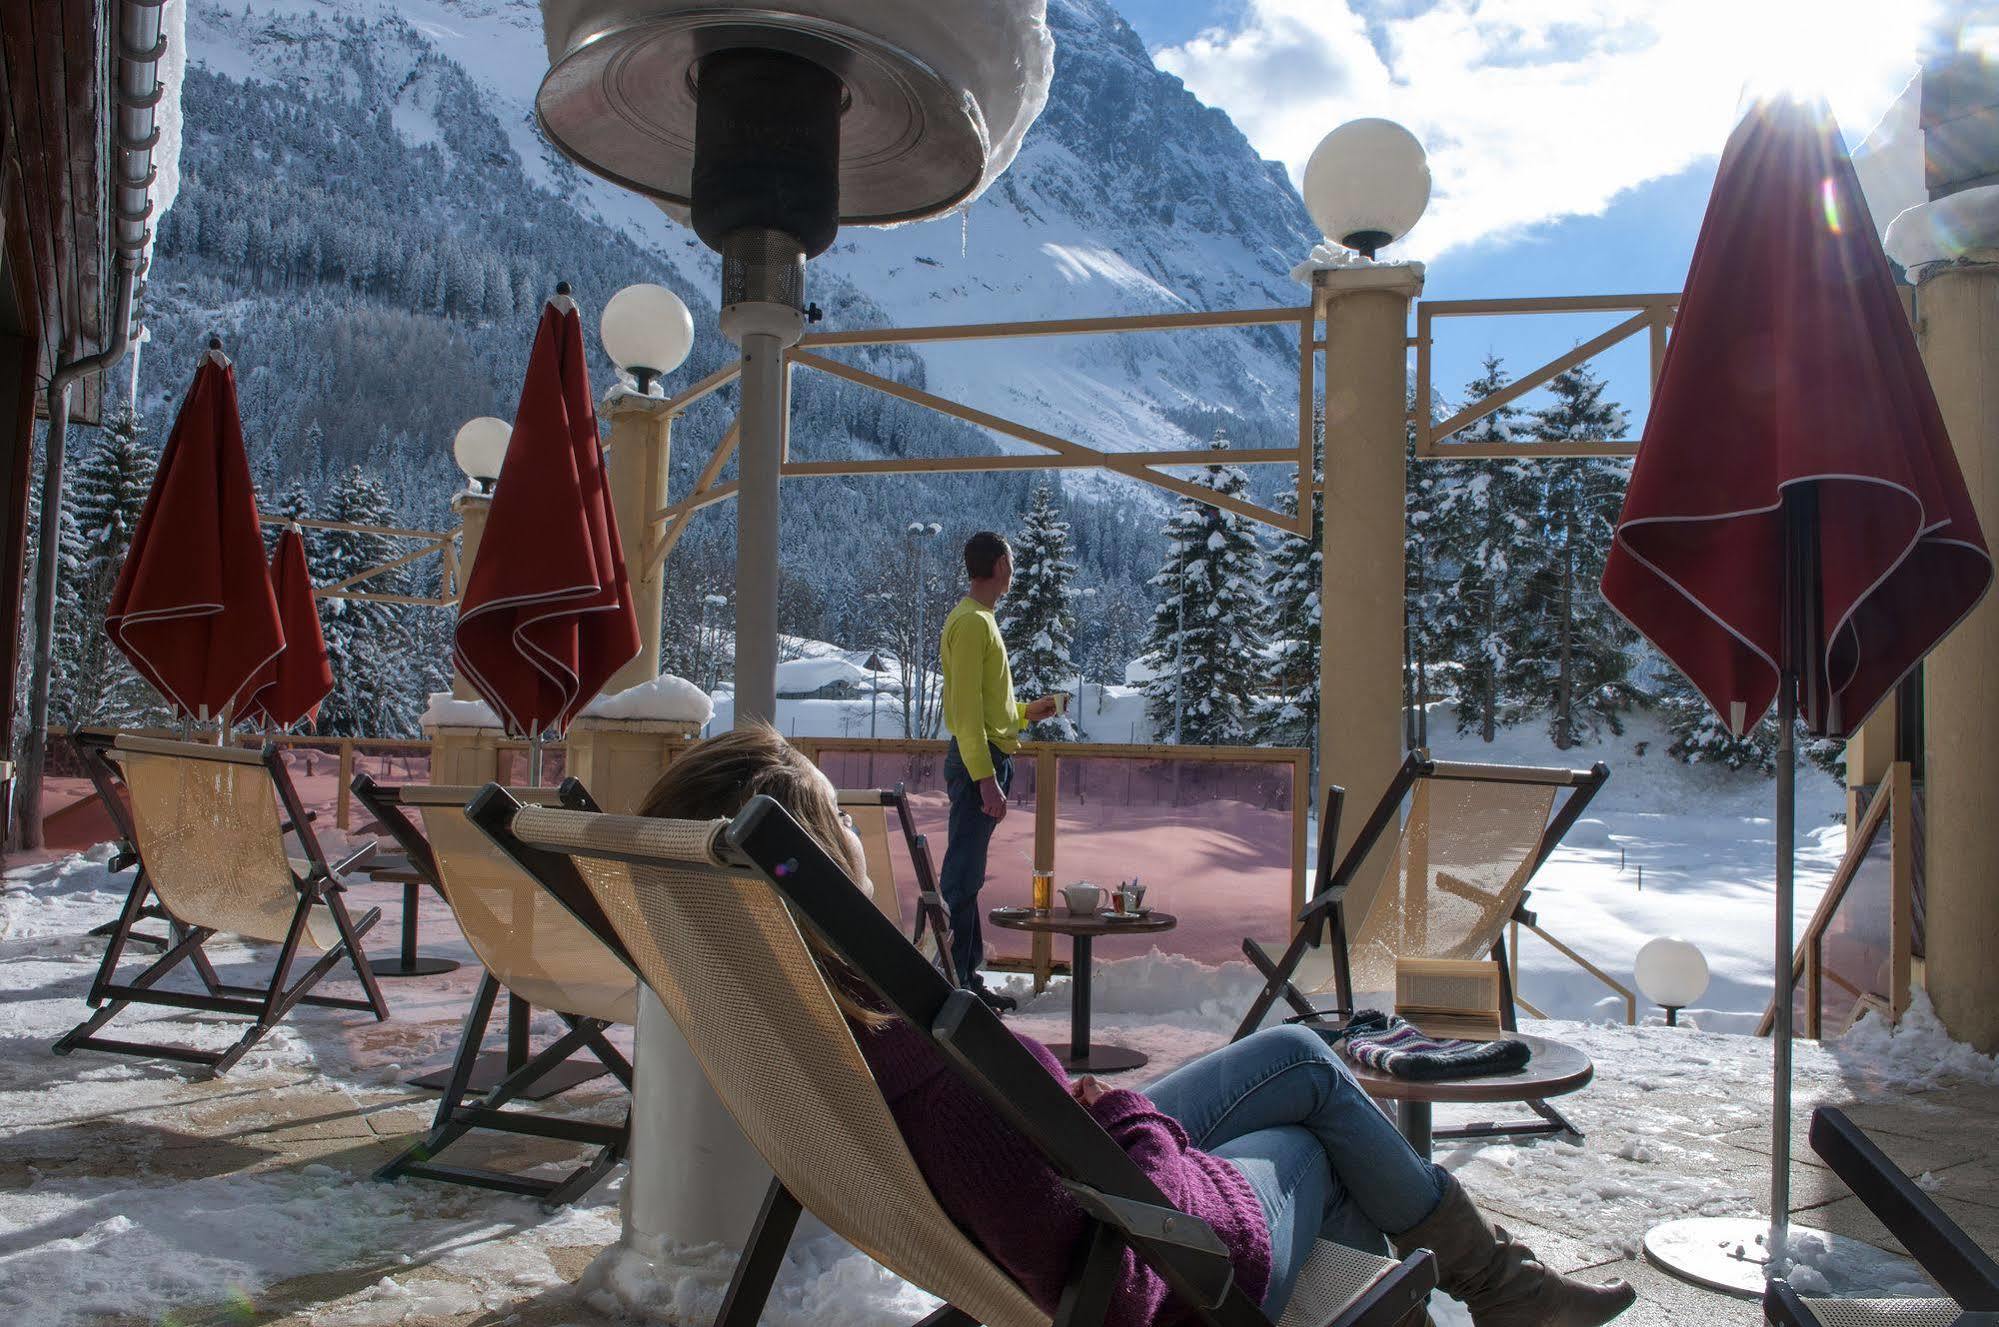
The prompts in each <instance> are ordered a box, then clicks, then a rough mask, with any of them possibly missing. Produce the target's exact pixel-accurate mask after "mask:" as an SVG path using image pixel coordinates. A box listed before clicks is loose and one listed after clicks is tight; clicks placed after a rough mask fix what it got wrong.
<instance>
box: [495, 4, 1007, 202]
mask: <svg viewBox="0 0 1999 1327" xmlns="http://www.w3.org/2000/svg"><path fill="white" fill-rule="evenodd" d="M550 8H551V10H553V8H554V7H553V6H550ZM564 8H565V9H568V10H574V9H577V8H581V9H582V10H584V11H596V14H597V17H596V18H594V19H593V18H592V17H590V16H589V14H588V13H587V12H586V13H585V14H584V15H582V16H579V17H578V18H576V19H575V21H574V26H573V27H572V28H571V29H570V30H569V37H568V46H567V49H566V50H565V51H564V52H563V53H562V54H560V55H559V56H558V57H557V58H556V59H555V61H554V64H553V67H552V68H550V70H549V71H548V75H547V77H545V78H544V79H543V80H542V84H541V90H540V91H539V93H537V95H536V98H535V113H536V115H537V116H538V118H539V119H540V121H541V127H542V131H543V133H545V134H546V135H547V136H548V140H549V141H550V142H551V143H553V144H555V146H556V147H557V148H559V149H560V150H561V151H562V152H563V153H564V154H565V155H566V156H568V157H570V158H571V159H572V160H574V161H575V162H577V164H579V165H581V166H582V167H584V168H585V169H586V170H589V171H591V172H593V173H595V174H597V175H601V176H603V177H604V178H605V179H608V180H611V181H613V182H614V183H617V184H620V185H623V186H624V187H626V188H628V189H632V190H635V191H637V192H639V193H642V194H645V195H646V196H648V197H650V198H654V199H657V200H659V201H660V202H663V203H667V204H670V205H676V206H680V207H687V206H691V205H692V204H693V202H694V195H695V188H694V146H695V105H696V99H697V92H696V84H697V81H698V73H697V70H698V67H699V64H700V62H701V60H702V58H703V57H704V56H708V55H712V54H714V53H716V52H719V51H729V50H744V49H747V50H756V51H772V52H781V53H783V54H786V55H792V56H798V57H802V58H803V59H806V60H810V61H812V62H813V63H814V64H817V65H820V66H823V67H824V68H826V69H828V70H831V71H832V72H833V73H834V74H835V75H837V76H838V77H839V79H840V82H841V84H842V88H843V95H842V101H841V105H842V110H841V113H840V122H839V217H838V221H839V222H840V224H843V225H844V224H858V225H870V224H876V225H878V224H882V223H886V222H895V221H914V220H917V219H919V218H922V217H927V216H931V215H934V214H935V213H938V212H942V211H945V210H947V209H948V208H950V207H952V206H953V205H954V204H956V203H958V202H960V201H961V200H963V199H964V198H966V197H967V196H969V195H970V194H971V193H972V192H973V191H974V190H976V189H977V188H978V187H979V184H980V182H981V179H982V178H983V176H984V173H985V169H986V160H987V152H988V150H989V146H990V144H989V138H988V131H987V128H986V124H985V121H984V119H983V118H982V117H981V115H980V113H979V110H978V106H977V103H976V101H975V100H974V99H973V98H972V97H970V96H969V95H967V94H965V93H963V92H961V91H957V90H954V89H953V88H952V87H951V86H950V84H949V83H948V82H947V81H946V80H945V79H944V78H942V77H940V76H939V75H938V74H937V73H936V72H935V71H934V70H933V69H932V68H931V67H930V66H929V65H927V64H925V63H924V62H923V61H922V60H920V59H918V58H917V57H916V56H913V55H911V54H909V53H908V52H906V51H903V50H901V49H899V48H897V47H896V46H894V45H892V44H890V43H889V42H887V41H884V40H883V39H881V38H879V37H876V36H874V35H872V34H870V33H866V32H863V31H861V30H859V29H857V28H854V27H852V26H849V25H847V24H844V23H841V22H838V21H836V20H833V19H829V18H821V17H814V16H810V15H800V14H790V13H784V12H781V11H778V10H774V9H752V8H688V9H673V8H671V7H667V6H652V7H651V12H643V11H645V10H646V9H647V6H643V5H633V4H630V3H605V4H589V3H585V4H583V5H581V6H576V5H573V4H572V5H568V6H564ZM633 10H639V11H642V12H632V11H633Z"/></svg>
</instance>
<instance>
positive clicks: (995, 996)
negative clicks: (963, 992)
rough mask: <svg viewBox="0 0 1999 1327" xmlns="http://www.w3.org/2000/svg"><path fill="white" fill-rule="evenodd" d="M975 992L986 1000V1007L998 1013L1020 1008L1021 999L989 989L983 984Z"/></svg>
mask: <svg viewBox="0 0 1999 1327" xmlns="http://www.w3.org/2000/svg"><path fill="white" fill-rule="evenodd" d="M973 993H974V994H975V995H977V996H978V997H979V999H980V1000H982V1001H984V1002H985V1006H986V1008H988V1009H990V1010H992V1011H993V1012H994V1013H996V1014H1010V1013H1012V1012H1013V1011H1014V1010H1016V1009H1018V1008H1020V1001H1018V1000H1016V999H1014V998H1013V997H1012V996H1011V995H1001V994H1000V993H999V992H998V991H989V990H987V989H986V988H985V987H983V986H980V987H978V988H977V989H976V990H975V991H974V992H973Z"/></svg>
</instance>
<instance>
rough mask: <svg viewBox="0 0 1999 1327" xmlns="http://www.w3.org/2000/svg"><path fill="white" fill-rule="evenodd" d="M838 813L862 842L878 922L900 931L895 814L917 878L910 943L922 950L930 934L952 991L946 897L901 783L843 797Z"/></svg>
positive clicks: (954, 981) (953, 979) (954, 977)
mask: <svg viewBox="0 0 1999 1327" xmlns="http://www.w3.org/2000/svg"><path fill="white" fill-rule="evenodd" d="M840 809H841V810H843V811H845V812H846V813H847V814H848V815H849V816H850V817H851V818H852V819H853V822H854V831H855V832H856V833H857V834H859V835H860V836H861V846H862V847H863V848H864V849H866V850H867V857H868V879H869V880H871V881H872V882H874V886H875V906H876V907H877V908H880V909H881V913H882V916H884V917H886V918H888V919H889V920H890V921H892V922H894V923H895V924H896V925H897V926H898V927H900V926H901V925H902V921H903V918H902V901H901V899H900V898H898V897H897V892H896V888H895V885H896V880H895V861H894V859H893V858H892V857H891V856H890V855H889V848H888V845H889V837H888V836H889V824H888V816H889V812H890V811H894V812H895V819H896V829H897V830H898V831H899V832H900V833H901V834H902V843H903V847H904V848H905V849H906V850H907V851H908V853H909V863H910V870H911V871H912V872H914V874H915V876H916V927H915V929H914V930H912V931H911V932H910V933H909V942H910V943H911V944H913V945H915V946H916V947H917V948H919V949H921V948H922V947H923V933H924V932H925V931H926V930H927V931H929V932H930V943H931V947H932V948H933V949H934V950H935V953H934V955H933V957H934V958H935V960H936V962H937V965H938V966H939V968H941V969H942V970H943V973H944V978H945V980H947V981H949V982H950V983H951V984H952V985H953V986H956V985H957V984H958V976H957V972H956V971H955V969H954V968H953V966H952V963H951V912H950V909H948V908H946V907H945V906H944V896H943V895H942V894H940V893H938V892H937V868H936V866H935V865H934V864H933V863H932V862H931V860H930V840H929V839H928V838H927V837H925V836H924V835H922V834H919V833H917V832H916V817H915V815H914V814H913V813H912V812H911V811H910V809H909V794H908V793H907V792H905V791H904V789H903V786H902V785H901V784H899V783H898V784H896V785H895V787H894V788H893V789H887V788H865V789H859V790H855V791H849V792H842V793H841V794H840Z"/></svg>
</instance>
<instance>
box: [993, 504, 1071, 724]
mask: <svg viewBox="0 0 1999 1327" xmlns="http://www.w3.org/2000/svg"><path fill="white" fill-rule="evenodd" d="M1068 553H1069V523H1068V521H1067V520H1065V519H1064V518H1063V516H1062V509H1061V508H1060V507H1058V506H1056V505H1055V494H1054V491H1053V490H1052V489H1051V488H1050V487H1049V486H1048V485H1047V484H1043V485H1041V486H1040V487H1038V488H1036V489H1035V490H1034V505H1033V506H1032V507H1030V508H1029V509H1028V513H1027V523H1026V525H1025V526H1024V527H1023V528H1022V530H1021V535H1020V540H1019V542H1018V543H1016V544H1015V545H1014V550H1013V588H1012V589H1011V590H1010V591H1009V592H1008V593H1007V597H1006V601H1005V603H1004V605H1003V606H1002V618H1001V621H1000V634H1001V635H1002V636H1003V637H1004V638H1005V640H1006V648H1007V655H1008V657H1009V658H1010V660H1011V662H1012V665H1013V684H1014V691H1015V692H1016V693H1017V694H1019V695H1022V696H1028V697H1033V696H1045V695H1047V694H1048V693H1050V692H1052V691H1062V690H1065V689H1070V688H1073V686H1074V684H1075V678H1076V665H1075V663H1074V662H1073V661H1072V647H1073V645H1074V642H1075V633H1076V610H1075V606H1074V604H1073V603H1071V594H1070V588H1069V582H1070V581H1071V580H1072V579H1073V578H1074V576H1075V574H1076V565H1075V563H1073V562H1071V561H1069V558H1068ZM1031 735H1032V736H1033V737H1034V738H1035V739H1037V740H1041V741H1057V742H1073V741H1075V740H1076V728H1075V725H1074V723H1072V722H1071V721H1070V719H1069V718H1068V717H1067V716H1065V715H1057V716H1056V717H1054V718H1052V719H1044V720H1042V721H1041V722H1040V723H1037V724H1035V725H1034V726H1033V728H1032V729H1031Z"/></svg>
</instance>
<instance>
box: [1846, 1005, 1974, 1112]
mask: <svg viewBox="0 0 1999 1327" xmlns="http://www.w3.org/2000/svg"><path fill="white" fill-rule="evenodd" d="M1832 1052H1833V1054H1834V1055H1835V1056H1836V1057H1838V1059H1839V1061H1840V1063H1841V1064H1842V1065H1844V1066H1845V1067H1846V1068H1847V1069H1848V1070H1849V1071H1851V1072H1855V1073H1858V1074H1864V1075H1866V1076H1868V1077H1870V1078H1872V1079H1875V1080H1877V1081H1879V1082H1882V1083H1890V1084H1895V1085H1898V1086H1901V1087H1907V1088H1909V1089H1910V1090H1912V1091H1917V1092H1923V1091H1927V1090H1928V1089H1930V1088H1933V1087H1936V1086H1938V1085H1940V1084H1942V1083H1945V1082H1951V1081H1960V1082H1971V1083H1987V1084H1990V1085H1992V1086H1994V1087H1999V1056H1993V1055H1981V1054H1980V1053H1979V1052H1978V1051H1977V1050H1975V1049H1973V1048H1972V1047H1970V1046H1967V1045H1966V1044H1965V1043H1963V1042H1961V1041H1953V1040H1952V1039H1951V1035H1950V1029H1948V1028H1946V1027H1945V1026H1944V1025H1943V1021H1942V1020H1941V1019H1939V1018H1938V1017H1937V1011H1936V1006H1934V1005H1932V1004H1931V1003H1930V997H1929V993H1928V992H1927V991H1921V990H1918V991H1915V992H1913V993H1912V995H1911V998H1910V1001H1909V1009H1908V1012H1907V1013H1905V1014H1903V1015H1902V1021H1901V1022H1900V1023H1899V1024H1892V1025H1891V1024H1890V1023H1889V1022H1888V1020H1887V1019H1885V1018H1883V1017H1882V1016H1881V1015H1880V1014H1879V1013H1878V1012H1869V1013H1868V1014H1867V1015H1866V1016H1865V1017H1863V1018H1862V1019H1861V1020H1860V1021H1859V1022H1858V1023H1856V1024H1854V1025H1853V1028H1852V1030H1850V1031H1849V1032H1848V1033H1847V1034H1846V1035H1845V1036H1844V1037H1841V1038H1840V1039H1839V1040H1838V1041H1837V1042H1834V1043H1833V1044H1832Z"/></svg>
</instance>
